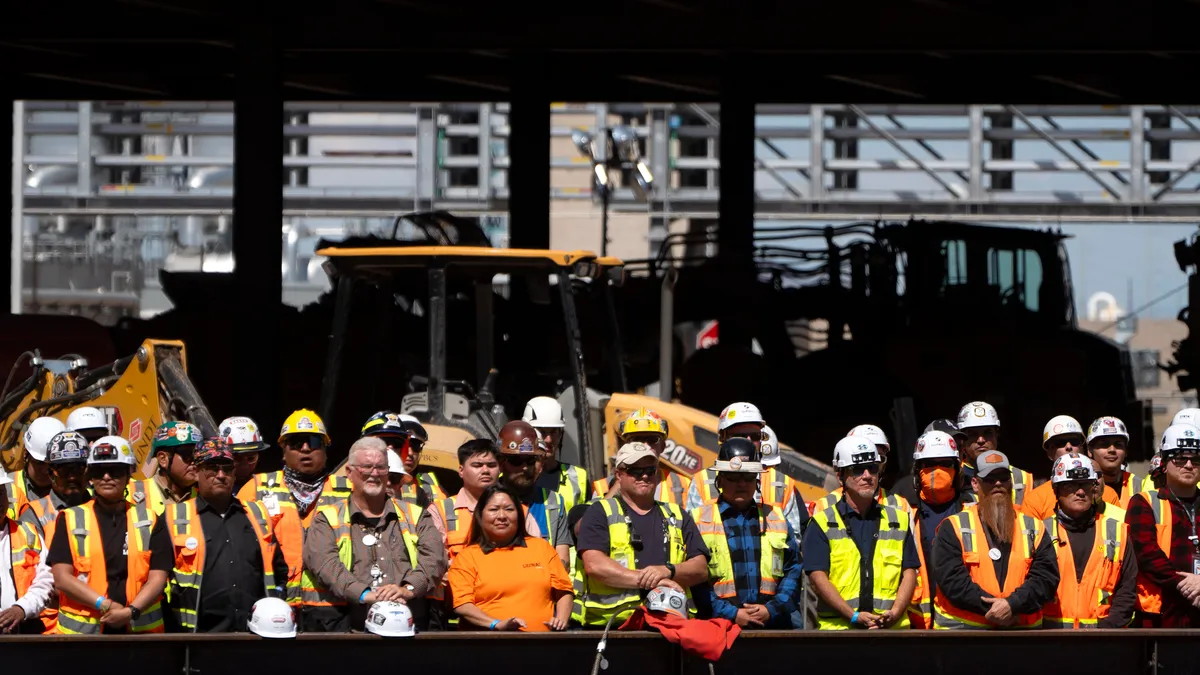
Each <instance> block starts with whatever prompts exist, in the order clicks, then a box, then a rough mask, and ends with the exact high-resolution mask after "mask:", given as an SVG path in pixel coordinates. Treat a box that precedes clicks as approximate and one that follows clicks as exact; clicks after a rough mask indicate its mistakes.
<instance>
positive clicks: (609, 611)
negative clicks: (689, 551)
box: [571, 498, 692, 626]
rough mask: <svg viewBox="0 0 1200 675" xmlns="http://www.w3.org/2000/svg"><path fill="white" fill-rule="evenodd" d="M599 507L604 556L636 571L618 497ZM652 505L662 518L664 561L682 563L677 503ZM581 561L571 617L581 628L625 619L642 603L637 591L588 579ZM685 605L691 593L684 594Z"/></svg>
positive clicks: (603, 501)
mask: <svg viewBox="0 0 1200 675" xmlns="http://www.w3.org/2000/svg"><path fill="white" fill-rule="evenodd" d="M600 506H601V508H603V509H604V515H605V518H606V519H607V522H608V548H609V551H608V556H609V557H610V558H612V560H613V561H614V562H616V563H617V564H618V565H621V566H622V567H625V568H626V569H631V570H632V569H637V562H636V557H637V554H636V553H635V551H634V550H633V543H632V540H631V538H630V530H629V524H630V522H631V521H630V519H629V518H628V517H627V516H626V515H625V507H624V505H623V504H622V502H621V500H620V499H618V498H613V499H604V500H601V501H600ZM656 506H657V507H658V508H659V509H661V510H662V514H663V519H664V520H665V521H666V523H667V562H669V563H671V564H672V565H678V564H679V563H682V562H683V561H684V556H685V555H686V549H685V548H684V543H683V513H682V512H681V511H680V509H679V506H678V505H677V504H665V503H662V502H658V503H657V504H656ZM582 569H583V560H582V558H581V559H580V560H579V562H578V564H577V565H576V570H577V574H579V575H580V576H581V578H580V580H579V583H578V584H577V585H576V591H577V592H576V595H575V604H574V605H573V608H572V611H571V617H572V618H574V619H575V620H576V621H578V622H579V623H580V624H582V625H584V626H603V625H604V624H605V622H607V621H608V619H609V617H611V616H615V617H616V618H615V619H614V620H613V625H620V622H622V621H624V620H625V619H627V618H629V617H630V616H631V615H632V614H633V611H634V610H635V609H636V608H637V607H638V605H640V604H642V596H641V593H640V592H639V591H638V590H637V589H627V588H613V587H611V586H606V585H604V584H603V583H601V582H599V581H597V580H595V579H592V578H590V577H588V576H587V575H586V574H585V573H583V571H582ZM687 596H688V600H689V605H690V600H691V597H692V596H691V591H688V592H687Z"/></svg>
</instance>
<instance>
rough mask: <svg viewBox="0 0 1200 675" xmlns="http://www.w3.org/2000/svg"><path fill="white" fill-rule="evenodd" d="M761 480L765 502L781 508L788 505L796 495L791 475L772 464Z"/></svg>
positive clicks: (760, 486) (760, 485)
mask: <svg viewBox="0 0 1200 675" xmlns="http://www.w3.org/2000/svg"><path fill="white" fill-rule="evenodd" d="M759 481H760V482H759V489H760V490H762V503H763V504H768V505H770V506H778V507H779V508H781V509H782V508H785V507H787V505H788V502H790V501H791V500H792V498H793V496H794V495H793V488H792V477H791V476H789V475H787V474H786V473H784V472H782V471H780V470H779V468H778V467H774V466H772V467H767V470H766V471H765V472H763V474H762V477H761V478H760V479H759Z"/></svg>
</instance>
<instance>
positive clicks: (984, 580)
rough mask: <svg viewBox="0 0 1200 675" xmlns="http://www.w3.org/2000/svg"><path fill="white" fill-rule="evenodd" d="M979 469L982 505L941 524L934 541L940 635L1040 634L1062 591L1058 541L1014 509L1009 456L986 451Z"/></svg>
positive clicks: (976, 480) (975, 478) (976, 483)
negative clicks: (1019, 631)
mask: <svg viewBox="0 0 1200 675" xmlns="http://www.w3.org/2000/svg"><path fill="white" fill-rule="evenodd" d="M975 466H976V470H977V471H976V474H975V475H974V476H973V477H972V478H971V487H972V488H973V489H974V491H975V494H976V497H977V498H978V502H977V503H975V504H971V505H969V506H967V507H966V508H965V509H963V511H962V512H961V513H957V514H955V515H953V516H951V517H949V518H947V519H946V520H944V521H942V524H941V525H940V526H939V527H938V531H937V536H936V539H935V540H934V548H933V569H932V571H931V572H932V574H933V576H934V578H935V579H936V580H937V595H936V596H935V598H934V603H933V610H934V611H933V614H934V616H933V623H934V628H940V629H974V630H987V629H993V628H1038V627H1040V626H1041V624H1042V606H1043V605H1045V604H1046V603H1047V602H1049V601H1050V600H1053V599H1054V598H1055V596H1056V595H1057V592H1058V581H1059V574H1058V560H1057V557H1056V555H1055V551H1054V549H1052V548H1051V546H1050V539H1051V538H1050V537H1047V536H1046V529H1045V527H1044V526H1043V525H1042V523H1041V522H1039V521H1038V520H1037V519H1035V518H1032V517H1030V516H1027V515H1024V514H1020V513H1018V512H1017V510H1016V508H1015V507H1014V506H1013V502H1012V490H1013V480H1012V466H1011V465H1010V464H1009V463H1008V457H1006V456H1005V455H1004V453H1001V452H997V451H995V450H990V451H987V452H983V453H981V454H980V455H979V457H977V458H976V463H975Z"/></svg>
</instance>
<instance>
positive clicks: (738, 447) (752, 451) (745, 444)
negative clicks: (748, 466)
mask: <svg viewBox="0 0 1200 675" xmlns="http://www.w3.org/2000/svg"><path fill="white" fill-rule="evenodd" d="M734 457H741V458H742V461H743V462H761V461H762V454H761V453H760V452H759V450H758V446H757V445H755V444H754V442H753V441H751V440H749V439H746V438H731V439H729V440H727V441H725V442H724V443H722V444H721V448H720V450H719V451H718V452H717V461H719V462H728V461H729V460H731V459H733V458H734Z"/></svg>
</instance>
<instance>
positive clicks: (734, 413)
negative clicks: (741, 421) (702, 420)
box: [726, 410, 737, 419]
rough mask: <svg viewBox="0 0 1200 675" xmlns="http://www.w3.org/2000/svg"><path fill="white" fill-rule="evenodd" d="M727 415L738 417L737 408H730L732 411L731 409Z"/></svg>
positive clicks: (731, 417)
mask: <svg viewBox="0 0 1200 675" xmlns="http://www.w3.org/2000/svg"><path fill="white" fill-rule="evenodd" d="M726 417H728V418H729V419H733V418H735V417H737V411H736V410H730V411H729V414H728V415H726Z"/></svg>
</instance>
